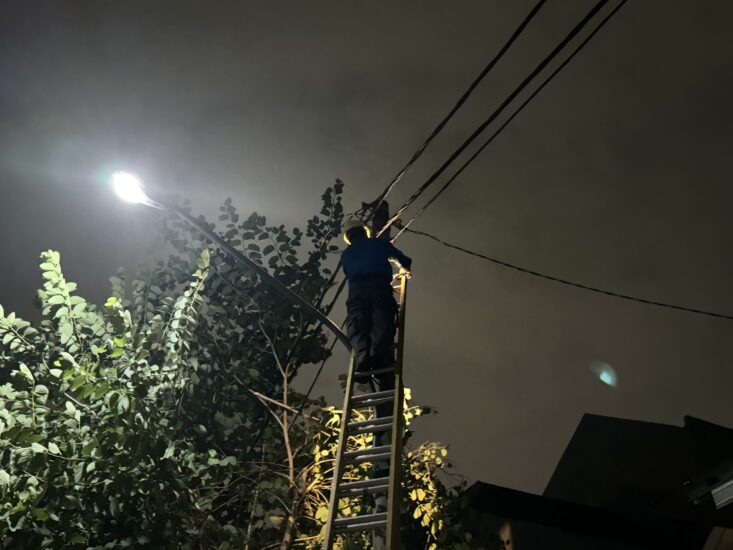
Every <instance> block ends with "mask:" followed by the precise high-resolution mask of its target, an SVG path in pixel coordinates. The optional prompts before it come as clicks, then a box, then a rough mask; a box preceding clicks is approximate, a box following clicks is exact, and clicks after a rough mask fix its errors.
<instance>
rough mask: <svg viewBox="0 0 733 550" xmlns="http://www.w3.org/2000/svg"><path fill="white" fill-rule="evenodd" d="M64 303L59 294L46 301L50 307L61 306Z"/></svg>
mask: <svg viewBox="0 0 733 550" xmlns="http://www.w3.org/2000/svg"><path fill="white" fill-rule="evenodd" d="M65 301H66V300H65V298H64V297H63V296H62V295H61V294H55V295H53V296H51V297H50V298H49V299H48V303H49V304H51V305H57V304H63V303H64V302H65Z"/></svg>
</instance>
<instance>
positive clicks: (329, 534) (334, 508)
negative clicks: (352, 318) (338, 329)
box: [323, 351, 356, 550]
mask: <svg viewBox="0 0 733 550" xmlns="http://www.w3.org/2000/svg"><path fill="white" fill-rule="evenodd" d="M355 360H356V355H355V353H354V352H353V351H352V352H351V359H350V361H349V372H348V374H347V376H346V391H345V392H344V408H343V417H342V419H341V430H340V432H339V439H338V447H337V448H336V459H335V461H334V464H333V480H332V481H331V495H330V496H329V498H328V519H327V520H326V532H325V536H324V540H323V550H331V549H332V547H333V543H334V538H335V536H336V532H335V531H336V530H335V524H336V515H337V514H338V504H339V496H338V484H339V481H340V480H341V476H342V475H343V471H344V456H343V455H344V451H345V450H346V440H347V438H348V430H347V425H348V424H349V420H350V419H351V394H352V393H353V375H354V363H355Z"/></svg>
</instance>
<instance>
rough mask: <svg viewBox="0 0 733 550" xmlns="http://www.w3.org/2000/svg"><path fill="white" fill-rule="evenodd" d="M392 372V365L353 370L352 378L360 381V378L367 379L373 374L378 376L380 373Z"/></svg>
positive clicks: (393, 369)
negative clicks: (381, 367) (382, 367)
mask: <svg viewBox="0 0 733 550" xmlns="http://www.w3.org/2000/svg"><path fill="white" fill-rule="evenodd" d="M394 372H395V368H394V367H387V368H385V369H373V370H363V371H355V372H354V376H353V378H354V380H355V381H356V382H357V383H360V381H361V380H366V381H368V380H369V379H370V378H371V377H373V376H379V375H380V374H391V373H394Z"/></svg>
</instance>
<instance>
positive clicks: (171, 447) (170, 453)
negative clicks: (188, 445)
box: [163, 444, 176, 458]
mask: <svg viewBox="0 0 733 550" xmlns="http://www.w3.org/2000/svg"><path fill="white" fill-rule="evenodd" d="M175 450H176V446H175V444H171V445H168V448H167V449H166V450H165V452H164V453H163V458H170V457H172V456H173V452H174V451H175Z"/></svg>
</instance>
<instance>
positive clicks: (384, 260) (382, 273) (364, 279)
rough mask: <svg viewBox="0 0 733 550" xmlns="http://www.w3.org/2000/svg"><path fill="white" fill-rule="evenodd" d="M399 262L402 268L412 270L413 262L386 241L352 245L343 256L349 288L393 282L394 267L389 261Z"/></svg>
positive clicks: (364, 241) (342, 263)
mask: <svg viewBox="0 0 733 550" xmlns="http://www.w3.org/2000/svg"><path fill="white" fill-rule="evenodd" d="M390 259H394V260H397V261H398V262H399V263H400V265H401V266H402V267H404V268H405V269H410V265H412V260H411V259H410V258H408V257H407V256H405V255H404V254H403V253H402V252H400V251H399V250H398V249H397V248H395V247H394V246H393V245H392V243H390V242H389V241H387V240H385V239H359V240H357V241H354V242H353V243H351V244H350V245H349V246H348V247H347V248H346V250H344V251H343V252H342V254H341V265H342V266H343V268H344V274H345V275H346V280H347V281H349V287H350V288H354V287H358V286H360V285H365V284H370V283H376V282H382V281H383V282H385V283H387V284H389V282H390V281H391V280H392V266H391V265H390V264H389V260H390Z"/></svg>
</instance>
